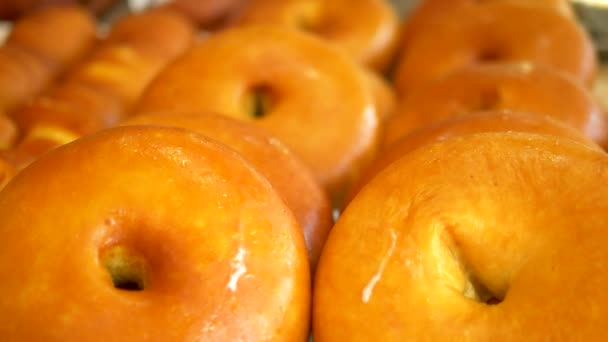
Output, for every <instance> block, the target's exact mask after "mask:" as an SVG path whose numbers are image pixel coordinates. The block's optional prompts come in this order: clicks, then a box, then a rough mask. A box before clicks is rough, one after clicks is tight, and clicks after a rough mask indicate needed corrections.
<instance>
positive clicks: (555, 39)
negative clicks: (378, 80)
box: [395, 2, 596, 94]
mask: <svg viewBox="0 0 608 342" xmlns="http://www.w3.org/2000/svg"><path fill="white" fill-rule="evenodd" d="M402 49H403V50H402V54H401V56H400V58H399V62H398V66H397V69H396V74H395V82H396V87H397V90H398V91H399V93H400V94H408V93H410V92H412V91H414V90H415V89H416V88H418V87H420V86H423V85H424V84H425V83H428V82H429V81H432V80H433V79H436V78H438V77H441V76H444V75H446V74H449V73H450V72H453V71H455V70H458V69H460V68H462V67H465V66H468V65H471V64H478V63H484V62H531V63H536V64H542V65H547V66H549V67H552V68H555V69H558V70H562V71H564V72H566V73H569V74H570V75H572V76H573V77H574V78H576V79H577V80H580V81H581V82H582V83H585V84H587V85H589V84H591V83H592V82H593V80H594V77H595V73H596V57H595V50H594V47H593V44H592V42H591V39H590V38H589V36H588V35H587V34H586V32H585V30H584V29H583V28H582V27H581V26H580V25H578V24H577V23H576V22H575V21H574V20H571V19H569V18H567V17H565V16H563V15H560V14H559V13H557V12H556V11H547V10H546V9H543V8H541V7H537V6H518V5H517V4H512V3H508V2H488V3H484V4H480V5H478V6H464V7H462V8H458V9H455V10H454V11H452V12H451V14H450V15H446V16H445V17H443V16H442V17H441V20H437V21H433V24H432V25H429V26H428V27H427V28H425V31H424V33H422V32H420V34H416V35H415V36H412V37H411V40H409V41H408V42H407V45H406V46H404V47H403V48H402Z"/></svg>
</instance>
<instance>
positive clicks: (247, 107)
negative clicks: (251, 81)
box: [243, 84, 277, 119]
mask: <svg viewBox="0 0 608 342" xmlns="http://www.w3.org/2000/svg"><path fill="white" fill-rule="evenodd" d="M276 98H277V97H276V94H275V92H274V91H273V90H272V89H271V88H270V87H269V86H267V85H264V84H259V85H254V86H252V87H250V88H249V90H248V91H246V94H245V99H244V101H243V106H244V112H245V114H246V115H247V116H248V117H251V118H255V119H260V118H263V117H265V116H266V115H268V114H269V113H270V112H271V111H272V109H273V108H274V107H275V105H276Z"/></svg>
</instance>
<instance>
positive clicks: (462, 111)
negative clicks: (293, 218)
mask: <svg viewBox="0 0 608 342" xmlns="http://www.w3.org/2000/svg"><path fill="white" fill-rule="evenodd" d="M501 109H510V110H515V111H525V112H531V113H537V114H542V115H546V116H551V117H553V118H555V119H558V120H560V121H562V122H565V123H567V124H569V125H570V126H572V127H574V128H576V129H578V130H579V131H580V132H582V133H583V134H585V135H586V136H588V137H589V138H591V139H592V140H594V141H595V142H597V143H598V144H600V145H602V146H603V147H607V146H608V122H607V121H608V118H607V117H606V115H605V113H604V112H603V111H602V108H601V107H600V106H599V104H598V103H597V102H596V100H595V99H594V98H593V96H592V94H591V93H590V91H588V90H587V89H586V88H585V87H583V86H582V85H580V84H579V83H578V82H576V81H575V80H574V79H572V78H571V77H569V76H568V75H566V74H564V73H560V72H557V71H555V70H552V69H550V68H547V67H541V66H536V67H535V66H533V65H531V64H529V63H518V64H501V63H492V64H484V65H471V66H468V67H466V68H464V69H461V70H459V71H455V72H453V73H451V74H449V75H446V76H445V77H441V78H439V79H437V80H435V81H433V82H430V83H428V84H427V85H426V86H423V87H420V88H419V89H417V90H414V91H412V92H411V93H410V95H409V96H406V97H405V98H404V99H403V101H401V103H400V104H399V105H398V106H397V109H396V110H395V115H393V117H392V118H391V120H390V121H389V123H387V125H386V131H385V135H384V138H383V144H382V145H383V146H388V145H390V144H391V143H393V142H395V141H396V140H397V139H399V138H400V137H402V136H404V135H406V134H407V133H410V132H412V131H413V130H415V129H416V128H419V127H422V126H424V125H428V124H430V123H433V122H435V121H438V120H443V119H446V118H450V117H453V116H458V115H466V114H468V113H472V112H476V111H487V110H501Z"/></svg>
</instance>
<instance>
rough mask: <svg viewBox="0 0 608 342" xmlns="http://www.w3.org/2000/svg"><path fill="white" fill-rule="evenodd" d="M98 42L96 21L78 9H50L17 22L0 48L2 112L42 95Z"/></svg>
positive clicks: (9, 112)
mask: <svg viewBox="0 0 608 342" xmlns="http://www.w3.org/2000/svg"><path fill="white" fill-rule="evenodd" d="M57 37H61V38H60V39H58V38H57ZM95 39H96V28H95V22H94V20H93V18H91V16H90V15H89V14H88V13H87V12H85V11H83V10H82V9H80V8H78V7H51V8H48V9H45V10H41V11H36V12H33V13H31V14H29V15H27V16H25V17H23V18H21V19H20V20H18V21H16V22H15V23H14V25H13V28H12V30H11V32H10V34H9V36H8V37H7V40H6V42H5V43H4V45H2V46H1V47H0V112H4V113H5V114H11V113H12V112H13V111H15V110H17V109H18V108H19V107H21V106H22V105H24V104H25V103H26V102H28V101H30V100H31V99H32V98H33V97H35V96H36V95H38V94H39V93H41V92H42V91H43V90H44V89H45V88H46V87H47V86H48V85H49V84H50V83H51V82H52V81H53V80H55V79H56V78H57V77H59V76H60V75H61V74H62V73H64V72H65V71H66V70H68V69H69V68H70V67H71V66H72V65H73V64H75V63H77V62H78V61H79V60H80V59H82V58H83V57H84V56H85V55H86V54H87V53H88V51H89V50H90V49H91V48H92V47H93V43H94V42H95Z"/></svg>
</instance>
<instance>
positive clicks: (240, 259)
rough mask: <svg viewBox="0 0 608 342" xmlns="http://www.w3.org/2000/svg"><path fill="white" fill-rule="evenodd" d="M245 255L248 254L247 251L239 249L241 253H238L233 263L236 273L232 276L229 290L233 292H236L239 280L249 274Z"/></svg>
mask: <svg viewBox="0 0 608 342" xmlns="http://www.w3.org/2000/svg"><path fill="white" fill-rule="evenodd" d="M245 254H247V251H246V250H245V249H244V248H243V247H239V251H238V252H237V253H236V256H235V257H234V259H233V261H232V262H231V265H232V268H233V269H234V272H232V275H230V281H229V282H228V288H229V289H230V291H232V292H236V289H237V286H238V282H239V279H240V278H241V277H242V276H243V275H244V274H245V273H246V272H247V266H245Z"/></svg>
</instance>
